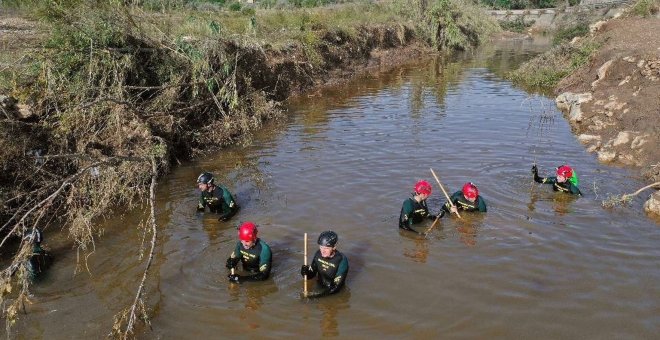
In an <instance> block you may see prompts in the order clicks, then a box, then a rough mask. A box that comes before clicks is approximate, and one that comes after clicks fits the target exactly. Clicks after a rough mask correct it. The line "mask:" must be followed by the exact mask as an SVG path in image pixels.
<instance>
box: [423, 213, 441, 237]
mask: <svg viewBox="0 0 660 340" xmlns="http://www.w3.org/2000/svg"><path fill="white" fill-rule="evenodd" d="M438 221H440V214H438V217H436V218H435V221H433V224H431V226H430V227H429V228H428V229H426V231H425V232H424V237H426V235H428V234H429V232H430V231H431V230H432V229H433V227H435V225H436V223H438Z"/></svg>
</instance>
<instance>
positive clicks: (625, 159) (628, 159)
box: [618, 154, 638, 165]
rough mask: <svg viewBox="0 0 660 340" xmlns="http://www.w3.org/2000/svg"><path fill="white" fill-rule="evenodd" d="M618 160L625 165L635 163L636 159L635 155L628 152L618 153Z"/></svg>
mask: <svg viewBox="0 0 660 340" xmlns="http://www.w3.org/2000/svg"><path fill="white" fill-rule="evenodd" d="M618 159H619V161H620V162H621V163H623V164H625V165H637V163H638V162H637V160H635V156H633V155H630V154H625V155H624V154H620V155H619V157H618Z"/></svg>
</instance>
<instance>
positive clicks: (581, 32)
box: [552, 22, 589, 45]
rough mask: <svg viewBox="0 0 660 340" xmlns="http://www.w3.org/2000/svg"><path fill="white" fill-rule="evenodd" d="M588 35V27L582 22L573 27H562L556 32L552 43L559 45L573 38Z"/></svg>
mask: <svg viewBox="0 0 660 340" xmlns="http://www.w3.org/2000/svg"><path fill="white" fill-rule="evenodd" d="M588 33H589V25H588V24H586V23H584V22H582V23H579V24H577V25H575V26H570V27H564V28H560V29H558V30H557V33H555V36H554V38H552V43H553V44H554V45H559V44H561V43H562V42H565V41H571V40H572V39H573V38H575V37H583V36H585V35H587V34H588Z"/></svg>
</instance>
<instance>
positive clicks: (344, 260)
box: [337, 251, 348, 264]
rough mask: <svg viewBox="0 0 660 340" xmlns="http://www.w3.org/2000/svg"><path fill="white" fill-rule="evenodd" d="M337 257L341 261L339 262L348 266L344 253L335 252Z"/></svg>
mask: <svg viewBox="0 0 660 340" xmlns="http://www.w3.org/2000/svg"><path fill="white" fill-rule="evenodd" d="M337 255H339V256H341V260H340V261H339V262H345V263H346V264H348V257H347V256H346V255H345V254H344V253H342V252H340V251H337Z"/></svg>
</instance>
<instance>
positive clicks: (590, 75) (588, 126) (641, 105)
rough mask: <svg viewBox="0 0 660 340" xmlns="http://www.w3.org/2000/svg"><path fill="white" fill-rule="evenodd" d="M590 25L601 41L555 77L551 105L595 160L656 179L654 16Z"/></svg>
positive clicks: (659, 158) (659, 134)
mask: <svg viewBox="0 0 660 340" xmlns="http://www.w3.org/2000/svg"><path fill="white" fill-rule="evenodd" d="M592 30H594V32H593V34H594V38H595V40H596V41H597V42H598V43H599V44H602V45H601V47H600V48H599V49H598V50H597V51H596V52H595V54H594V55H593V56H592V57H591V59H590V62H589V63H588V64H587V65H586V66H585V67H582V68H580V69H578V70H577V71H576V72H574V73H572V74H570V75H569V76H568V77H566V78H564V79H563V80H562V81H561V82H560V83H559V85H558V87H557V89H556V93H557V94H558V97H557V99H556V102H557V105H558V107H559V108H560V109H562V111H564V112H565V113H566V114H567V117H568V119H569V121H570V123H571V126H572V128H573V129H574V132H575V133H576V134H577V135H578V138H579V140H580V141H581V142H582V143H583V144H584V145H585V147H586V148H587V150H588V151H589V152H595V153H597V155H598V159H599V160H600V161H602V162H613V163H615V164H622V165H626V166H633V167H636V168H638V169H640V171H641V173H642V174H643V175H644V176H645V177H647V178H648V179H649V180H650V181H653V182H657V181H660V148H659V147H658V145H660V35H658V34H657V32H660V19H658V18H653V17H652V18H633V17H628V18H617V19H611V20H608V21H605V22H599V23H597V24H595V25H592ZM648 205H649V204H648V203H647V206H648Z"/></svg>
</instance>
